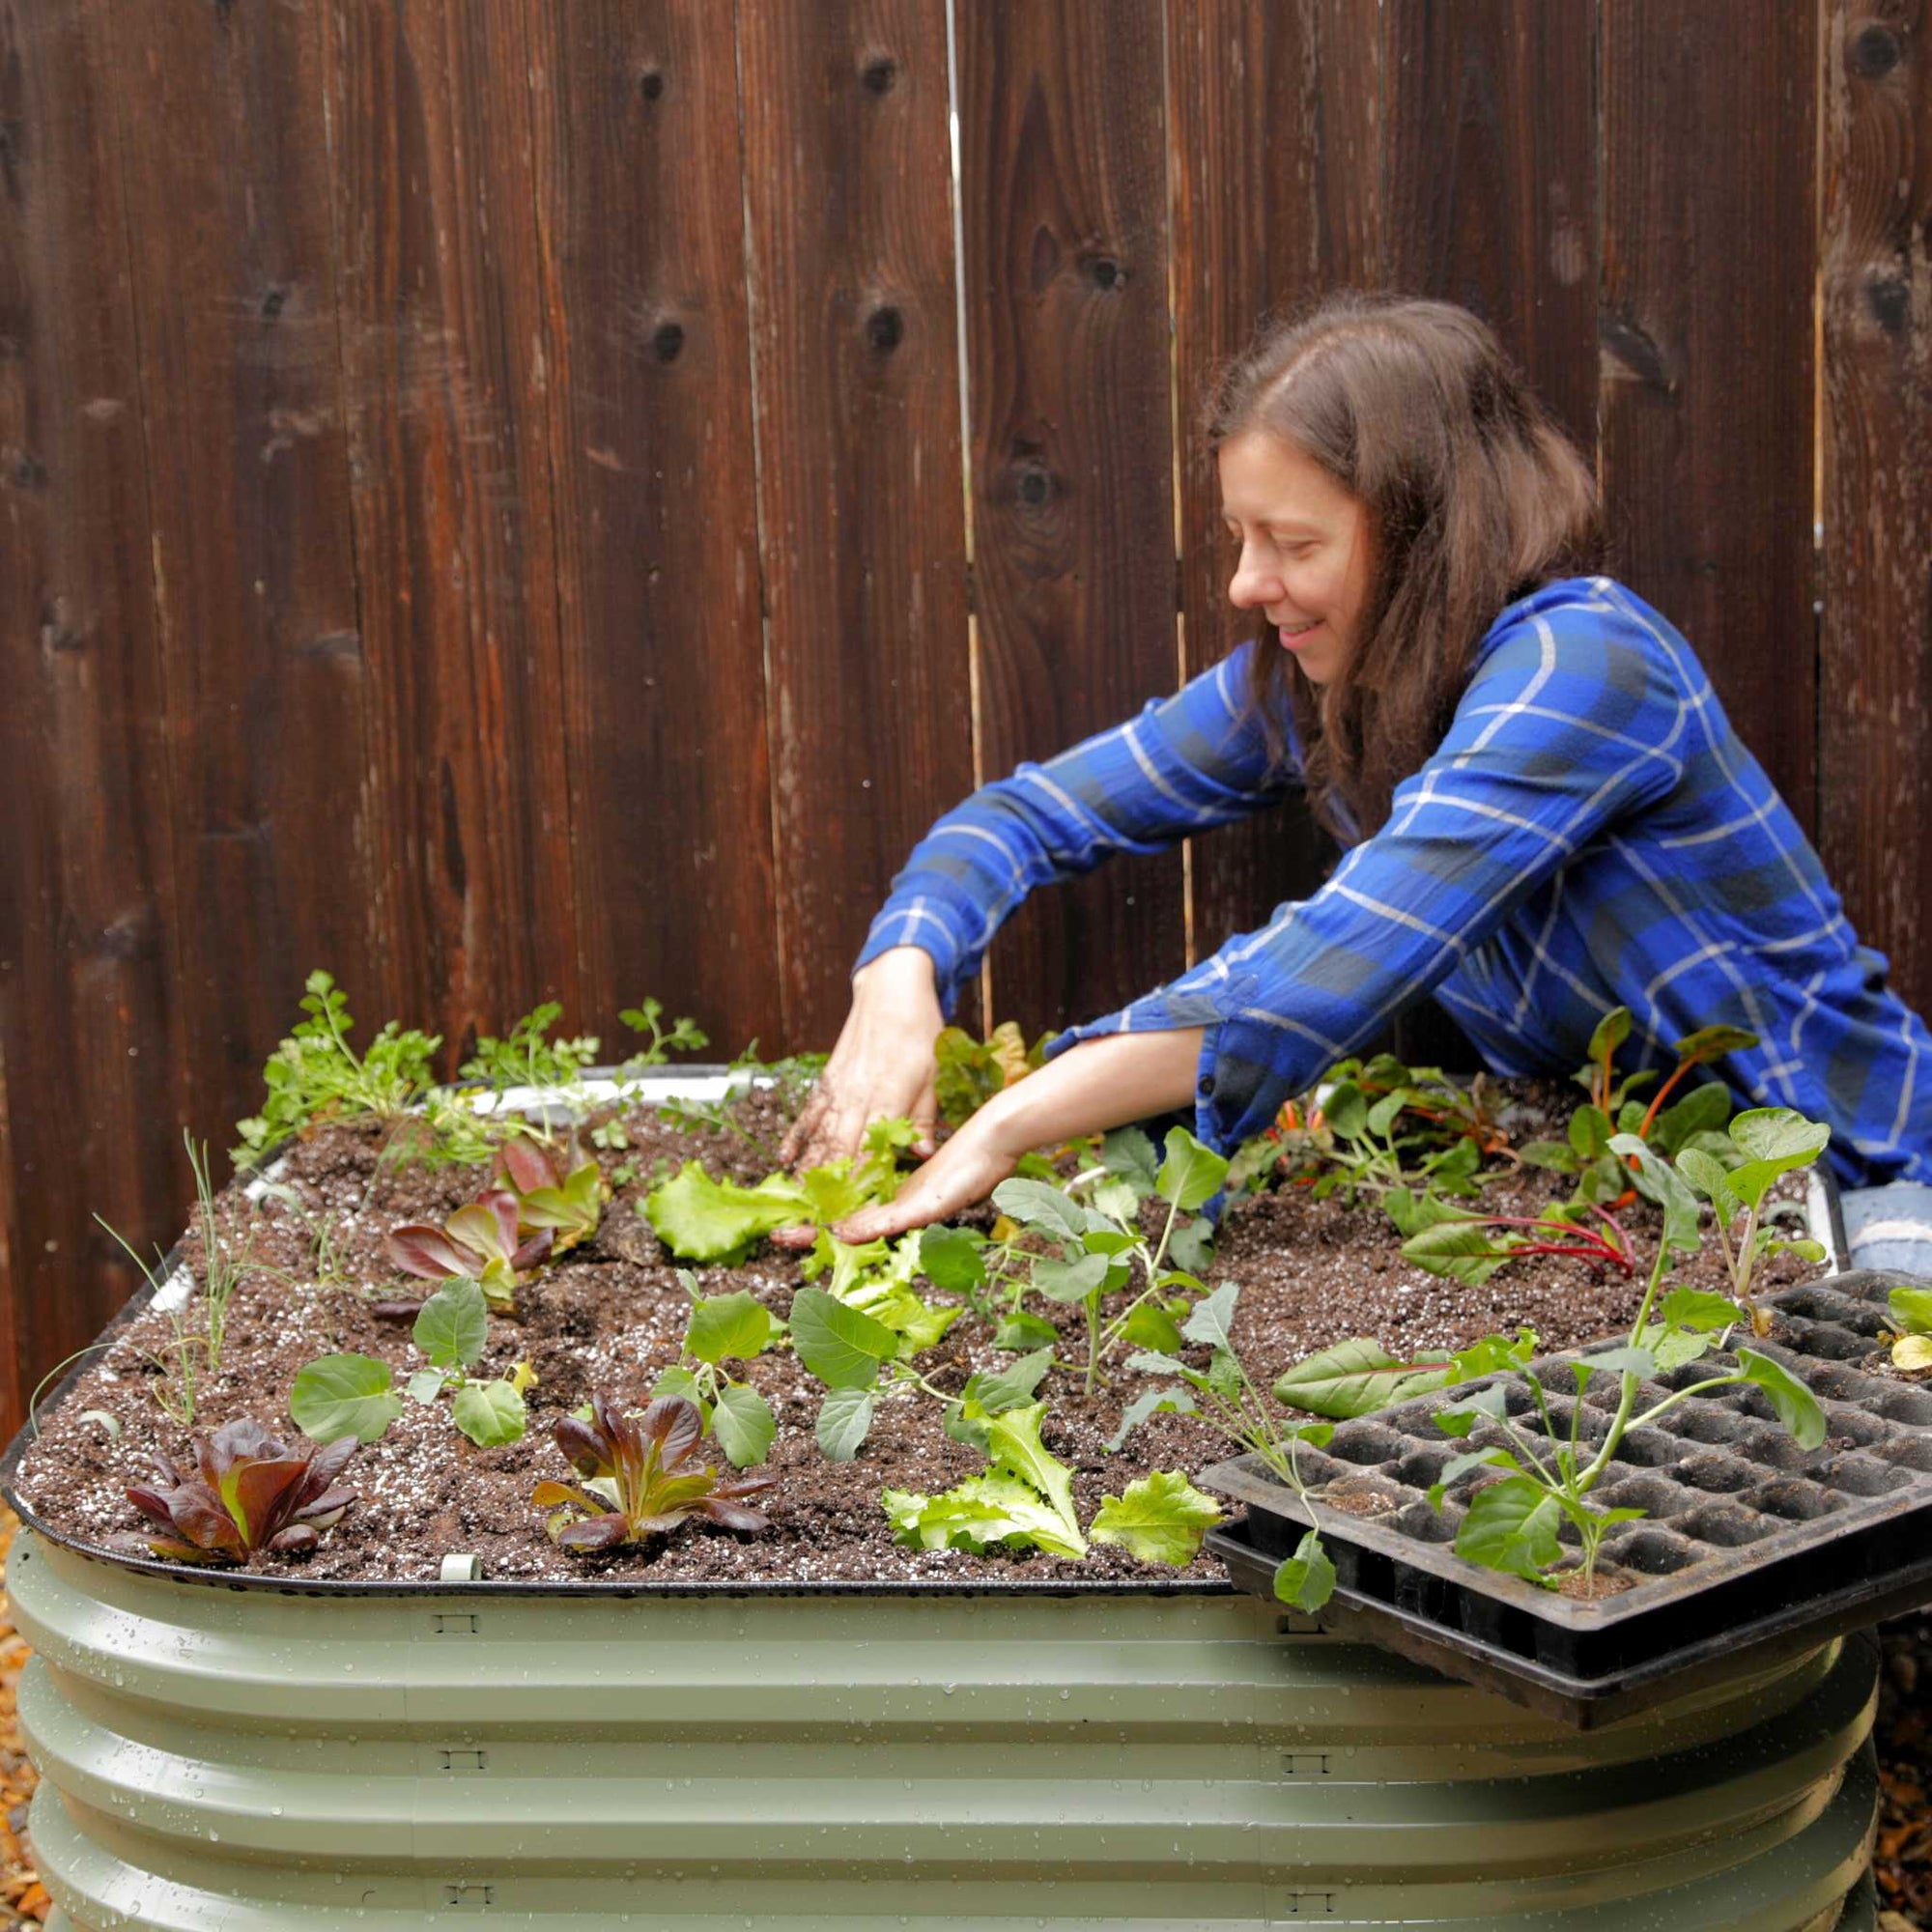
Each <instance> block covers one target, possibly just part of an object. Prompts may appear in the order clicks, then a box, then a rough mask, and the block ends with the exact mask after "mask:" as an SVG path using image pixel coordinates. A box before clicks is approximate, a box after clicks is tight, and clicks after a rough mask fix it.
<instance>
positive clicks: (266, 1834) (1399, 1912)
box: [8, 1534, 1875, 1932]
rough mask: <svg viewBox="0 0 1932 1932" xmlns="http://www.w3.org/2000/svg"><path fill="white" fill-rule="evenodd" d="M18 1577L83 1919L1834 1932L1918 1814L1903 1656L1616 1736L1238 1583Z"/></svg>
mask: <svg viewBox="0 0 1932 1932" xmlns="http://www.w3.org/2000/svg"><path fill="white" fill-rule="evenodd" d="M8 1582H9V1586H10V1590H11V1592H12V1597H13V1602H14V1614H15V1616H16V1618H17V1620H18V1622H19V1624H20V1627H21V1629H22V1630H23V1632H24V1633H25V1634H26V1635H27V1636H28V1638H29V1640H30V1641H31V1642H32V1644H33V1645H34V1648H35V1652H36V1656H35V1660H34V1662H33V1663H32V1665H31V1666H30V1668H29V1671H28V1673H27V1676H26V1677H25V1679H24V1680H23V1682H22V1685H21V1692H20V1711H21V1719H22V1722H23V1725H24V1726H25V1728H26V1730H27V1733H28V1736H29V1738H30V1740H31V1743H32V1747H33V1750H34V1755H35V1759H36V1762H37V1763H38V1764H39V1765H40V1767H41V1772H42V1776H43V1784H42V1787H41V1792H40V1795H39V1797H38V1799H37V1801H36V1807H35V1812H34V1821H33V1828H32V1829H33V1833H34V1840H35V1846H36V1850H37V1852H38V1855H39V1857H40V1860H41V1864H42V1869H43V1873H44V1875H45V1877H46V1880H47V1883H48V1885H49V1887H50V1888H51V1889H52V1890H53V1891H54V1893H55V1896H56V1898H57V1899H58V1900H59V1902H60V1904H61V1906H62V1908H63V1910H64V1911H65V1912H66V1913H67V1914H68V1915H69V1918H68V1932H109V1928H120V1927H126V1926H134V1925H141V1926H156V1927H166V1928H170V1932H231V1928H232V1932H268V1928H271V1927H274V1928H282V1927H288V1928H303V1929H304V1932H308V1928H315V1932H320V1928H323V1927H331V1928H332V1927H337V1926H344V1925H352V1924H354V1925H365V1926H367V1927H368V1928H370V1932H401V1928H404V1927H412V1928H413V1927H420V1926H425V1925H432V1924H435V1925H440V1924H444V1923H446V1922H452V1921H456V1922H469V1921H470V1920H472V1919H475V1918H491V1919H493V1920H495V1921H497V1922H499V1923H509V1924H515V1925H521V1926H527V1927H541V1928H556V1929H557V1932H561V1929H562V1928H564V1927H584V1926H589V1925H599V1926H602V1925H621V1924H626V1923H630V1924H638V1925H652V1926H666V1927H676V1928H689V1932H699V1928H709V1927H719V1928H723V1927H725V1926H742V1925H754V1926H757V1927H760V1928H764V1927H770V1928H775V1932H807V1928H812V1932H831V1928H834V1927H849V1926H853V1925H860V1926H865V1925H868V1924H877V1925H880V1926H882V1927H886V1926H893V1925H908V1926H938V1925H945V1926H948V1927H960V1926H986V1927H991V1926H995V1925H998V1926H1002V1927H1024V1926H1028V1925H1037V1926H1051V1927H1054V1928H1057V1932H1066V1929H1067V1928H1072V1927H1089V1926H1092V1927H1097V1926H1102V1925H1107V1926H1129V1927H1134V1928H1138V1932H1154V1928H1160V1927H1182V1926H1185V1927H1190V1928H1200V1927H1211V1928H1216V1932H1223V1929H1224V1928H1225V1932H1234V1929H1235V1928H1243V1927H1259V1926H1264V1925H1281V1924H1300V1923H1306V1922H1311V1921H1319V1922H1321V1923H1323V1924H1326V1925H1330V1926H1334V1927H1338V1928H1339V1927H1344V1926H1350V1925H1382V1924H1391V1923H1403V1924H1406V1925H1411V1926H1436V1925H1440V1926H1457V1927H1460V1928H1463V1932H1471V1928H1474V1927H1485V1928H1493V1932H1531V1928H1552V1927H1553V1928H1577V1932H1636V1928H1639V1927H1641V1928H1645V1932H1719V1928H1722V1932H1824V1928H1828V1927H1831V1926H1832V1925H1833V1924H1834V1923H1835V1922H1837V1920H1838V1917H1839V1910H1840V1906H1841V1904H1842V1902H1843V1901H1844V1898H1845V1894H1846V1892H1847V1889H1848V1888H1850V1887H1852V1886H1854V1885H1855V1884H1856V1883H1857V1882H1858V1880H1859V1878H1860V1876H1861V1871H1862V1869H1863V1865H1864V1860H1865V1856H1866V1848H1867V1845H1868V1843H1869V1838H1870V1833H1871V1829H1872V1822H1873V1817H1874V1813H1875V1785H1874V1779H1873V1775H1872V1773H1871V1769H1870V1765H1869V1756H1868V1752H1865V1751H1862V1750H1861V1746H1862V1745H1863V1741H1864V1739H1865V1735H1866V1732H1867V1730H1868V1728H1869V1724H1870V1719H1871V1701H1872V1692H1873V1684H1874V1676H1875V1671H1874V1663H1873V1656H1872V1651H1871V1648H1870V1646H1868V1645H1865V1644H1862V1643H1861V1644H1855V1645H1852V1646H1850V1647H1848V1648H1846V1649H1844V1650H1842V1651H1840V1650H1838V1649H1836V1648H1835V1647H1834V1648H1833V1650H1832V1651H1830V1652H1826V1653H1821V1654H1819V1655H1818V1656H1816V1657H1814V1658H1812V1659H1810V1660H1808V1661H1806V1662H1803V1663H1801V1664H1798V1665H1795V1666H1790V1667H1787V1668H1785V1669H1783V1670H1781V1671H1780V1672H1778V1673H1776V1675H1774V1676H1772V1677H1770V1678H1769V1679H1768V1680H1760V1681H1757V1682H1753V1683H1750V1684H1747V1685H1746V1686H1743V1687H1737V1686H1733V1687H1731V1689H1730V1690H1728V1691H1727V1692H1726V1693H1725V1694H1724V1695H1723V1696H1722V1697H1720V1698H1717V1699H1709V1698H1707V1699H1706V1700H1704V1701H1703V1703H1702V1704H1701V1706H1699V1705H1695V1704H1681V1705H1676V1706H1672V1707H1670V1708H1669V1709H1668V1710H1666V1711H1663V1712H1660V1713H1658V1714H1655V1715H1654V1716H1652V1717H1649V1718H1647V1719H1644V1720H1642V1721H1639V1722H1633V1723H1630V1724H1625V1725H1617V1726H1612V1727H1610V1728H1608V1729H1606V1730H1603V1731H1599V1732H1592V1733H1588V1734H1577V1733H1575V1732H1572V1731H1569V1730H1566V1729H1559V1728H1558V1727H1556V1726H1554V1725H1552V1724H1550V1723H1548V1722H1547V1721H1545V1720H1543V1719H1538V1718H1536V1717H1534V1716H1532V1715H1531V1714H1529V1713H1526V1712H1524V1711H1521V1710H1520V1709H1518V1708H1517V1707H1515V1706H1513V1705H1510V1704H1506V1703H1503V1702H1501V1701H1500V1700H1497V1699H1494V1698H1492V1697H1490V1696H1488V1695H1486V1694H1484V1693H1482V1692H1480V1691H1477V1690H1470V1689H1467V1688H1465V1687H1463V1686H1460V1685H1456V1684H1452V1683H1450V1682H1448V1681H1447V1680H1446V1679H1442V1678H1439V1677H1435V1676H1434V1675H1432V1674H1430V1673H1428V1672H1426V1671H1423V1670H1421V1669H1419V1668H1417V1667H1415V1666H1413V1665H1410V1664H1407V1663H1405V1662H1402V1661H1401V1660H1399V1659H1396V1658H1393V1657H1389V1656H1387V1655H1384V1654H1382V1653H1381V1652H1378V1651H1375V1650H1370V1649H1366V1648H1363V1647H1359V1646H1355V1645H1350V1644H1344V1643H1341V1642H1338V1641H1336V1640H1335V1639H1333V1638H1326V1637H1321V1636H1317V1635H1309V1636H1286V1637H1285V1636H1284V1635H1282V1634H1280V1632H1279V1629H1278V1624H1277V1619H1276V1617H1275V1616H1274V1614H1273V1613H1272V1612H1271V1611H1270V1610H1269V1609H1268V1607H1267V1606H1266V1605H1263V1604H1261V1603H1259V1602H1256V1601H1253V1600H1248V1599H1243V1598H1238V1597H1229V1596H1205V1595H1204V1596H1199V1597H1194V1596H1179V1597H1177V1596H1168V1597H1164V1598H1161V1597H1148V1598H1141V1597H1122V1596H1113V1597H1085V1598H1083V1597H1078V1596H1057V1597H1032V1596H1029V1597H1020V1596H1016V1595H999V1594H992V1593H988V1594H985V1595H981V1596H975V1597H952V1598H945V1597H935V1598H905V1597H898V1598H885V1597H862V1598H841V1599H824V1598H818V1599H814V1598H810V1597H787V1598H757V1599H749V1598H744V1597H736V1598H708V1599H704V1598H691V1597H639V1598H637V1599H633V1600H629V1601H624V1600H614V1599H609V1598H604V1599H594V1600H581V1601H570V1600H559V1599H558V1598H555V1597H548V1598H541V1599H539V1598H533V1597H528V1596H522V1595H516V1594H495V1595H490V1596H487V1597H478V1596H474V1595H469V1596H460V1595H438V1594H434V1593H432V1592H430V1591H428V1590H425V1591H424V1592H423V1593H421V1594H419V1595H416V1596H413V1597H401V1598H397V1597H390V1598H382V1599H379V1598H348V1599H345V1598H340V1597H337V1598H330V1599H321V1598H313V1597H303V1596H299V1595H269V1594H264V1593H259V1592H245V1593H244V1592H240V1591H235V1590H230V1589H225V1588H223V1587H221V1585H220V1584H219V1583H218V1582H213V1583H205V1584H194V1583H181V1582H176V1581H173V1580H171V1579H166V1578H159V1577H145V1576H137V1575H134V1574H132V1573H129V1572H128V1571H126V1570H123V1569H121V1568H119V1567H118V1566H115V1565H111V1564H106V1563H100V1562H96V1561H92V1560H90V1559H88V1558H85V1557H82V1556H79V1555H77V1554H75V1553H74V1552H72V1551H71V1550H67V1549H63V1548H58V1547H56V1546H51V1545H49V1544H47V1543H46V1542H45V1541H44V1540H43V1539H41V1538H38V1537H34V1536H32V1535H31V1534H29V1535H24V1536H23V1537H22V1538H21V1539H20V1540H19V1541H18V1542H17V1543H16V1544H15V1546H14V1560H13V1563H12V1565H11V1567H10V1576H9V1578H8ZM1847 1922H1850V1921H1849V1920H1848V1921H1847Z"/></svg>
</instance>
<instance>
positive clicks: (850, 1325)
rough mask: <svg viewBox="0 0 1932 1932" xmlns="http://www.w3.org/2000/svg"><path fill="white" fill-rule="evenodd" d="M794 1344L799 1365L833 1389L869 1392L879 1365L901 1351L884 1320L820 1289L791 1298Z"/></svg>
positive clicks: (877, 1375)
mask: <svg viewBox="0 0 1932 1932" xmlns="http://www.w3.org/2000/svg"><path fill="white" fill-rule="evenodd" d="M791 1339H792V1347H793V1348H794V1349H796V1350H797V1351H798V1358H799V1360H800V1361H801V1362H803V1363H804V1364H805V1366H806V1367H807V1368H808V1369H810V1371H811V1373H812V1374H813V1375H815V1376H816V1377H817V1378H818V1379H819V1380H820V1381H822V1382H823V1383H825V1385H826V1386H827V1387H828V1388H833V1389H869V1388H870V1387H872V1386H873V1384H874V1383H875V1382H877V1380H878V1378H879V1364H880V1363H881V1362H889V1361H891V1360H892V1359H893V1358H894V1357H895V1355H896V1354H897V1353H898V1351H899V1338H898V1336H897V1335H896V1334H895V1332H894V1331H893V1330H892V1329H890V1328H888V1327H887V1326H886V1324H885V1323H884V1322H883V1321H873V1320H872V1318H871V1317H870V1316H869V1315H866V1314H862V1313H861V1312H860V1311H859V1310H858V1309H856V1308H848V1307H846V1305H845V1304H844V1303H843V1302H842V1301H836V1300H834V1299H833V1297H832V1296H831V1295H829V1294H827V1293H825V1291H824V1290H823V1289H820V1288H802V1289H800V1290H799V1291H798V1293H796V1294H795V1295H794V1296H793V1297H792V1304H791Z"/></svg>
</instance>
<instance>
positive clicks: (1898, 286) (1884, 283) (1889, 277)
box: [1865, 270, 1912, 335]
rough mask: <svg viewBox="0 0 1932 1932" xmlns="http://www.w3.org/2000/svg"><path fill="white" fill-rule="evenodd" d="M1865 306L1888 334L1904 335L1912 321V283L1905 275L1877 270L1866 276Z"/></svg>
mask: <svg viewBox="0 0 1932 1932" xmlns="http://www.w3.org/2000/svg"><path fill="white" fill-rule="evenodd" d="M1865 306H1866V307H1867V308H1868V309H1869V310H1870V311H1871V316H1872V320H1873V321H1874V322H1875V323H1877V324H1878V326H1879V327H1881V328H1882V329H1884V330H1885V332H1886V333H1887V334H1888V335H1903V334H1904V333H1905V331H1906V329H1907V328H1908V327H1910V326H1911V323H1912V285H1911V283H1910V282H1908V281H1907V280H1906V279H1905V277H1904V276H1903V275H1895V274H1890V273H1888V272H1887V271H1885V270H1874V271H1873V272H1872V273H1871V274H1869V275H1867V276H1866V277H1865Z"/></svg>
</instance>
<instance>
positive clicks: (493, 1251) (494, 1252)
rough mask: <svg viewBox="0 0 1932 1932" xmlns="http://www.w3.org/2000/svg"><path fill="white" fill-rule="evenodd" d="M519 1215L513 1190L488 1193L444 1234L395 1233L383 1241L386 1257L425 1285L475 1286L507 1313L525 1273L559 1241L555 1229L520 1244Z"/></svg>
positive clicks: (423, 1229)
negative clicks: (454, 1283) (455, 1283)
mask: <svg viewBox="0 0 1932 1932" xmlns="http://www.w3.org/2000/svg"><path fill="white" fill-rule="evenodd" d="M517 1213H518V1208H517V1197H516V1195H515V1194H513V1193H512V1192H511V1191H510V1189H509V1188H507V1187H486V1188H485V1189H484V1190H483V1192H482V1193H481V1194H479V1195H478V1196H477V1197H476V1199H475V1200H474V1201H472V1202H470V1203H469V1205H468V1206H467V1207H463V1208H458V1209H457V1210H456V1212H455V1213H454V1214H452V1215H451V1216H450V1217H449V1219H448V1220H447V1221H445V1222H444V1223H443V1224H442V1226H441V1227H440V1228H438V1227H435V1226H433V1225H431V1224H430V1223H428V1222H426V1221H412V1222H410V1223H408V1224H407V1225H405V1226H403V1227H400V1228H391V1229H390V1230H389V1232H388V1233H387V1234H386V1235H384V1237H383V1252H384V1254H386V1255H387V1256H388V1258H389V1260H390V1261H391V1262H393V1263H394V1264H396V1266H397V1267H399V1268H401V1269H402V1270H403V1272H404V1273H405V1274H412V1275H417V1276H420V1277H421V1278H422V1279H423V1280H425V1281H473V1282H475V1283H476V1284H477V1286H478V1287H479V1288H481V1289H482V1291H483V1293H484V1297H485V1298H486V1299H487V1300H490V1301H494V1302H496V1303H497V1305H498V1306H500V1307H508V1306H509V1305H510V1304H511V1303H512V1302H514V1301H515V1299H516V1293H517V1284H518V1282H519V1281H520V1280H521V1278H522V1270H524V1269H526V1268H529V1267H534V1266H535V1265H536V1264H537V1263H538V1262H540V1261H542V1260H543V1259H544V1258H545V1256H547V1255H548V1254H549V1253H550V1251H551V1248H552V1245H553V1244H554V1240H555V1238H556V1234H555V1230H554V1228H550V1227H544V1228H539V1229H538V1230H537V1232H536V1233H535V1234H533V1235H531V1236H529V1237H528V1238H527V1239H526V1240H521V1239H519V1237H518V1227H517Z"/></svg>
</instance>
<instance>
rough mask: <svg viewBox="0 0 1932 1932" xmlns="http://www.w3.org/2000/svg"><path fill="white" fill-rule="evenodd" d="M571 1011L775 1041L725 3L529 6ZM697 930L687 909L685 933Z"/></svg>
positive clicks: (746, 380)
mask: <svg viewBox="0 0 1932 1932" xmlns="http://www.w3.org/2000/svg"><path fill="white" fill-rule="evenodd" d="M529 32H530V38H531V57H530V73H531V96H532V102H533V108H534V115H535V136H536V148H535V152H536V209H537V223H538V233H539V238H540V243H541V247H542V263H543V278H544V284H543V285H544V306H545V356H546V361H547V365H548V381H547V394H548V399H549V405H550V412H551V444H552V468H553V470H554V475H555V481H556V501H557V520H556V521H557V554H558V583H559V591H560V600H559V601H560V607H561V611H562V638H563V664H564V695H565V715H566V728H567V731H568V734H569V760H570V781H571V823H572V828H573V835H574V838H575V843H576V850H577V867H578V907H577V913H578V925H579V931H580V934H581V937H582V956H583V962H584V985H583V1001H584V1020H585V1024H586V1025H591V1026H594V1027H596V1028H597V1029H598V1030H599V1031H600V1032H602V1033H603V1034H605V1035H606V1036H607V1037H611V1036H615V1035H616V1034H617V1033H618V1031H619V1029H618V1026H617V1018H616V1015H617V1010H618V1009H619V1008H620V1007H622V1006H627V1005H632V1004H635V1003H636V1001H637V1000H639V998H640V997H642V996H643V995H645V994H647V993H648V994H654V995H655V996H656V997H658V998H659V999H662V1000H663V1001H664V1002H665V1003H666V1005H667V1006H668V1008H669V1009H670V1010H671V1011H673V1012H678V1013H691V1014H693V1015H694V1016H695V1017H696V1018H697V1019H698V1020H699V1022H700V1023H701V1024H702V1025H703V1027H704V1028H705V1030H706V1032H707V1033H709V1034H710V1036H711V1037H712V1041H713V1044H714V1047H715V1048H716V1049H717V1050H718V1051H719V1052H720V1053H730V1052H735V1051H736V1050H738V1049H739V1048H741V1047H743V1046H744V1045H746V1044H747V1043H748V1042H749V1041H750V1040H752V1039H753V1037H756V1038H757V1039H758V1041H759V1043H760V1047H761V1050H763V1051H765V1052H768V1053H769V1052H772V1051H775V1050H777V1049H778V1048H779V1047H780V1045H781V1043H782V1042H783V1040H784V1028H783V1023H782V1017H781V1006H780V999H779V978H778V944H777V919H776V911H775V906H774V894H773V880H772V857H771V845H772V823H771V785H770V772H769V752H768V746H767V741H766V725H765V698H764V645H763V639H762V634H761V627H760V618H759V587H758V586H759V579H758V552H757V503H756V477H755V470H754V466H753V426H752V387H751V351H750V337H749V327H748V321H747V314H746V289H745V248H744V225H743V216H742V206H743V178H742V171H741V167H740V154H739V138H738V99H737V75H736V64H735V60H734V43H733V38H732V34H731V31H730V19H729V10H728V9H725V8H720V7H714V6H712V5H711V4H709V0H680V4H671V5H662V4H652V5H646V6H636V5H632V4H628V0H623V4H620V3H619V0H595V4H584V5H572V6H570V7H568V8H550V7H540V8H536V9H533V10H532V11H531V14H530V16H529ZM694 915H696V917H694Z"/></svg>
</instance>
